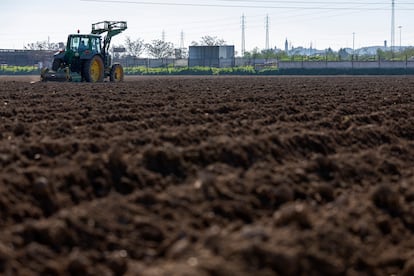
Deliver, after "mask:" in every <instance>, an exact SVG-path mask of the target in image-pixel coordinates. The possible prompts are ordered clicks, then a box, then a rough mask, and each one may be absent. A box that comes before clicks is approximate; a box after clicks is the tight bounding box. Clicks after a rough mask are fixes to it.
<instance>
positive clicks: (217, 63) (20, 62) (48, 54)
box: [0, 49, 414, 71]
mask: <svg viewBox="0 0 414 276" xmlns="http://www.w3.org/2000/svg"><path fill="white" fill-rule="evenodd" d="M53 54H54V52H53V51H33V50H1V49H0V65H1V66H4V65H12V66H34V67H42V66H45V67H50V66H51V63H52V61H53ZM114 62H119V63H121V64H122V65H123V66H124V67H138V66H141V67H146V68H157V67H191V65H192V64H195V63H194V61H193V60H191V59H190V60H189V59H173V58H164V59H150V58H136V57H131V56H124V57H120V58H119V57H118V58H114ZM197 64H200V61H197ZM202 64H204V66H207V67H242V66H252V67H254V68H255V69H256V70H261V69H263V68H268V67H271V68H275V69H276V68H277V69H286V70H306V69H315V70H316V69H321V70H325V71H326V70H329V69H332V70H336V69H340V70H348V69H353V70H354V69H355V70H365V69H381V70H382V69H404V70H414V60H409V59H407V60H405V61H383V60H380V59H378V60H376V61H327V60H325V61H309V60H303V59H302V60H301V61H279V60H278V59H253V58H241V57H237V58H231V59H214V60H204V61H203V63H202Z"/></svg>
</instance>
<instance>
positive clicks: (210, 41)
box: [200, 35, 226, 46]
mask: <svg viewBox="0 0 414 276" xmlns="http://www.w3.org/2000/svg"><path fill="white" fill-rule="evenodd" d="M224 44H226V41H224V39H221V38H220V39H218V38H217V36H209V35H205V36H203V37H202V38H201V40H200V45H202V46H222V45H224Z"/></svg>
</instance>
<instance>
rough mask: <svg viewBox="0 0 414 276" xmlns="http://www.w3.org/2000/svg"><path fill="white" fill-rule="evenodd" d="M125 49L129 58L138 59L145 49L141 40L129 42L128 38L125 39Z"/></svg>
mask: <svg viewBox="0 0 414 276" xmlns="http://www.w3.org/2000/svg"><path fill="white" fill-rule="evenodd" d="M125 49H126V51H127V53H128V55H130V56H134V57H139V56H140V55H141V54H142V52H143V51H144V49H145V44H144V40H143V39H140V38H138V39H136V40H131V38H130V37H129V36H127V37H126V39H125Z"/></svg>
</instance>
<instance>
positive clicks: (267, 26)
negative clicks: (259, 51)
mask: <svg viewBox="0 0 414 276" xmlns="http://www.w3.org/2000/svg"><path fill="white" fill-rule="evenodd" d="M269 49H270V45H269V15H268V14H266V45H265V50H269Z"/></svg>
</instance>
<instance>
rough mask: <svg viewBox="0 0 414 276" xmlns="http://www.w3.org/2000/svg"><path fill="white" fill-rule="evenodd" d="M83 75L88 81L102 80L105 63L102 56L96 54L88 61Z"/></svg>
mask: <svg viewBox="0 0 414 276" xmlns="http://www.w3.org/2000/svg"><path fill="white" fill-rule="evenodd" d="M83 77H84V78H85V80H86V81H87V82H102V81H103V79H104V63H103V60H102V58H101V57H100V56H98V55H96V56H94V57H93V58H91V59H90V60H88V61H86V62H85V64H84V66H83Z"/></svg>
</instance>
